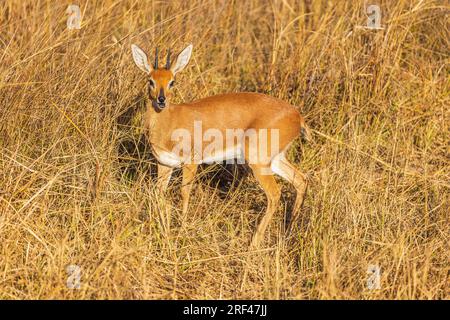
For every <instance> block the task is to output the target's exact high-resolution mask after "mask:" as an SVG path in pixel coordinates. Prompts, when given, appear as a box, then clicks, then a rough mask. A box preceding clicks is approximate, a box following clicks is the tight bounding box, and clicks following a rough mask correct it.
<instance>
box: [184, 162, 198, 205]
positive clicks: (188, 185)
mask: <svg viewBox="0 0 450 320" xmlns="http://www.w3.org/2000/svg"><path fill="white" fill-rule="evenodd" d="M197 168H198V164H195V163H191V164H185V165H184V166H183V182H182V185H181V198H182V202H183V214H185V213H186V212H187V210H188V206H189V198H190V195H191V189H192V185H193V184H194V183H193V182H194V178H195V174H196V173H197Z"/></svg>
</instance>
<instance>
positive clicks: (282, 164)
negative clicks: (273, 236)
mask: <svg viewBox="0 0 450 320" xmlns="http://www.w3.org/2000/svg"><path fill="white" fill-rule="evenodd" d="M271 169H272V171H273V172H275V173H276V174H278V175H279V176H281V177H282V178H284V179H285V180H287V181H289V182H290V183H292V184H293V185H294V187H295V190H296V192H297V196H296V199H295V204H294V209H293V211H292V215H291V219H290V225H291V226H292V224H293V223H294V221H295V220H296V219H297V217H298V215H299V213H300V209H301V207H302V204H303V199H304V196H305V192H306V187H307V185H308V182H307V180H306V176H305V175H304V174H303V173H302V172H301V171H300V170H298V169H297V168H295V167H294V166H293V165H292V164H291V163H289V161H288V160H287V159H286V157H285V156H284V153H280V154H279V155H278V156H277V157H276V158H275V159H274V160H273V161H272V164H271Z"/></svg>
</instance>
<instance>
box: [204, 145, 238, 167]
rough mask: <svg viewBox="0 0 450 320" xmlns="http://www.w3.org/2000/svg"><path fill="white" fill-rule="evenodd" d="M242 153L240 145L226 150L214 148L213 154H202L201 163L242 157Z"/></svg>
mask: <svg viewBox="0 0 450 320" xmlns="http://www.w3.org/2000/svg"><path fill="white" fill-rule="evenodd" d="M243 158H244V155H243V152H242V148H241V147H240V146H236V147H235V148H233V149H228V150H221V151H218V150H215V152H214V153H213V154H205V155H204V156H203V159H202V160H201V163H207V164H211V163H220V162H222V161H226V160H232V159H243Z"/></svg>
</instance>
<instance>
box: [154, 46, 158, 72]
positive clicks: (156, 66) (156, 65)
mask: <svg viewBox="0 0 450 320" xmlns="http://www.w3.org/2000/svg"><path fill="white" fill-rule="evenodd" d="M154 69H155V70H156V69H158V47H156V50H155V64H154Z"/></svg>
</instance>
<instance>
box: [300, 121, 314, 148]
mask: <svg viewBox="0 0 450 320" xmlns="http://www.w3.org/2000/svg"><path fill="white" fill-rule="evenodd" d="M300 135H301V137H302V139H303V140H304V141H306V142H311V141H312V133H311V130H310V129H309V127H308V126H307V125H306V123H305V120H304V119H302V123H301V128H300Z"/></svg>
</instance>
